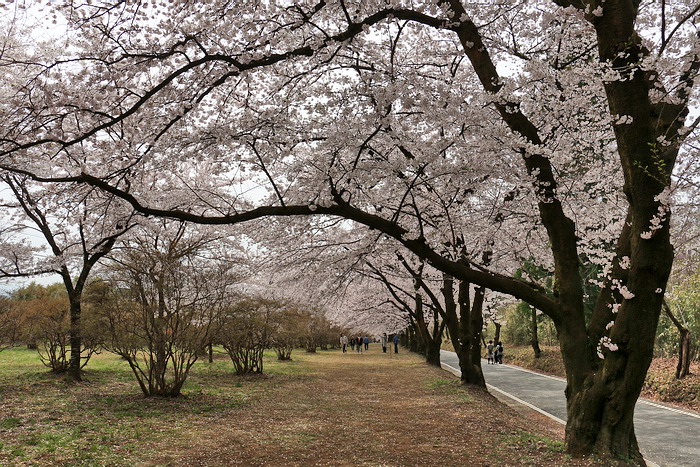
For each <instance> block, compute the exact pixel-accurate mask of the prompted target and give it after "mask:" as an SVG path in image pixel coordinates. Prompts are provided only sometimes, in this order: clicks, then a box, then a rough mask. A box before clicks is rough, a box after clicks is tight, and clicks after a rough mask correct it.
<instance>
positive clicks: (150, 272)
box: [92, 223, 231, 397]
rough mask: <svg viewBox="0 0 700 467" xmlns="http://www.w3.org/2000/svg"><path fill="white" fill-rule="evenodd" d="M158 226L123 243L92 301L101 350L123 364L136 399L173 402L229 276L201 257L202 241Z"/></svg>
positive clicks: (173, 228) (207, 335)
mask: <svg viewBox="0 0 700 467" xmlns="http://www.w3.org/2000/svg"><path fill="white" fill-rule="evenodd" d="M160 227H161V229H162V230H163V231H162V232H158V233H155V232H149V234H150V235H144V236H143V238H136V239H134V240H132V241H129V242H127V245H126V247H125V248H124V249H123V250H122V251H121V252H120V254H119V255H118V256H117V257H115V258H114V259H115V271H114V272H113V274H112V277H111V278H110V280H109V281H108V282H107V283H105V284H104V285H102V286H101V287H95V289H96V290H95V291H94V294H93V302H92V303H93V304H95V305H96V306H99V308H100V309H101V310H102V312H103V313H104V316H105V319H106V321H107V323H108V327H109V331H110V338H109V340H108V342H107V347H108V348H109V350H111V351H112V352H114V353H116V354H118V355H120V356H122V357H123V358H124V359H125V360H126V361H127V362H128V363H129V366H130V367H131V370H132V371H133V373H134V376H135V377H136V380H137V381H138V383H139V386H140V387H141V390H142V391H143V393H144V395H145V396H147V397H150V396H166V397H175V396H178V395H180V392H181V390H182V386H183V384H184V383H185V380H186V379H187V376H188V374H189V371H190V369H191V368H192V365H194V363H195V362H196V361H197V357H198V354H199V353H200V352H201V349H202V348H203V347H204V346H205V345H207V344H208V343H209V342H210V340H211V335H212V333H213V331H214V325H215V323H216V317H217V316H218V314H219V312H220V309H221V306H222V304H223V301H224V299H225V298H226V285H227V284H228V283H229V282H230V281H231V276H230V274H229V273H228V269H227V268H225V267H222V266H221V265H219V264H217V263H215V262H213V261H212V260H207V258H206V255H204V250H205V247H206V246H207V245H208V244H209V243H210V242H211V239H210V238H207V237H206V236H200V235H195V236H189V235H186V231H185V227H184V224H179V225H177V226H172V225H169V224H168V223H163V224H162V225H161V226H160ZM149 237H150V238H149ZM195 255H198V256H197V257H196V261H197V262H196V263H195Z"/></svg>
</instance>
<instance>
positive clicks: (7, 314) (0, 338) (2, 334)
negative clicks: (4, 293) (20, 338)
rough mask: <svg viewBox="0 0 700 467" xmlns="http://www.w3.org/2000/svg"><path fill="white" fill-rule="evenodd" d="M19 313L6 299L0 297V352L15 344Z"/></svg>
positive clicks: (10, 301) (11, 302) (14, 305)
mask: <svg viewBox="0 0 700 467" xmlns="http://www.w3.org/2000/svg"><path fill="white" fill-rule="evenodd" d="M18 330H19V313H18V311H17V306H16V304H15V303H14V302H13V301H12V300H10V299H9V298H8V297H0V352H2V351H3V350H5V349H6V348H9V347H12V346H14V345H15V343H16V342H17V334H18Z"/></svg>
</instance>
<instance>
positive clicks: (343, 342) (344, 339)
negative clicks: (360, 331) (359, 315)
mask: <svg viewBox="0 0 700 467" xmlns="http://www.w3.org/2000/svg"><path fill="white" fill-rule="evenodd" d="M340 345H341V346H342V347H343V353H345V352H347V351H348V336H346V335H345V334H341V335H340Z"/></svg>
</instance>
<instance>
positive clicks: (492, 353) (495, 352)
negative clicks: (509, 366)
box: [486, 341, 503, 365]
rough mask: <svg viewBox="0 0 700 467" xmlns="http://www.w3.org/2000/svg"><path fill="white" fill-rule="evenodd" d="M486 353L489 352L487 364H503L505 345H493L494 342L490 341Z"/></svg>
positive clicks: (500, 343)
mask: <svg viewBox="0 0 700 467" xmlns="http://www.w3.org/2000/svg"><path fill="white" fill-rule="evenodd" d="M486 351H487V352H488V353H487V355H486V364H487V365H488V364H493V365H495V364H496V363H503V343H502V342H500V341H499V342H498V343H496V344H494V343H493V341H489V343H488V344H487V345H486Z"/></svg>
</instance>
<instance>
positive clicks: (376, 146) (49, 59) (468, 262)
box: [0, 0, 700, 463]
mask: <svg viewBox="0 0 700 467" xmlns="http://www.w3.org/2000/svg"><path fill="white" fill-rule="evenodd" d="M698 11H700V5H699V4H697V3H696V2H664V1H661V2H651V1H649V2H642V1H641V0H605V1H602V0H536V1H518V0H514V1H512V2H499V3H495V2H494V3H468V2H460V1H458V0H437V1H425V2H423V1H410V2H409V1H402V0H372V1H359V0H319V1H313V0H308V1H299V2H293V3H290V2H256V1H253V2H225V1H221V2H218V1H217V2H209V3H208V4H207V8H204V9H203V8H199V5H194V4H192V3H190V2H179V1H174V2H171V3H169V4H168V6H167V7H162V6H160V5H158V7H157V8H156V7H155V6H154V5H152V4H151V3H148V2H129V3H123V2H110V1H107V0H105V1H100V2H93V3H91V4H78V3H73V2H64V3H61V4H55V5H52V6H51V8H50V12H49V13H48V14H50V15H54V17H55V19H56V21H57V23H58V24H59V25H60V28H59V29H61V35H60V38H55V37H54V38H52V41H51V44H50V45H45V44H37V43H30V42H31V40H30V38H33V37H35V36H31V35H29V36H23V35H22V31H21V28H20V27H19V26H17V27H13V28H11V31H12V33H11V34H10V35H9V36H7V39H6V41H5V43H6V46H5V47H4V48H3V49H2V57H1V60H0V76H1V79H2V81H3V83H4V84H7V85H6V86H3V90H4V91H3V99H2V104H0V113H1V114H2V118H1V119H0V122H1V123H0V168H2V170H4V171H5V173H7V176H8V177H10V179H14V180H15V182H14V183H15V184H17V183H24V182H25V181H26V180H33V181H36V182H42V183H47V184H49V185H48V186H50V187H51V188H48V190H49V191H50V192H52V193H53V192H60V190H61V189H60V188H57V187H61V186H65V185H63V184H66V183H71V184H78V185H79V186H80V187H82V188H80V189H72V188H71V189H65V191H66V196H76V195H77V194H79V193H83V189H84V190H85V192H87V193H89V195H90V196H94V197H97V198H101V199H105V200H110V201H109V202H113V201H112V200H114V198H112V197H117V198H119V199H121V200H122V201H123V202H124V204H122V203H119V204H118V205H119V206H122V207H120V208H119V210H122V211H123V212H124V213H125V215H123V216H121V217H120V216H116V217H115V216H113V215H112V213H111V212H109V215H106V216H104V217H103V218H104V219H105V220H109V222H113V225H114V228H113V230H112V236H114V235H115V233H120V232H121V231H126V230H128V229H130V228H131V225H132V221H131V219H132V218H131V217H130V216H131V212H132V211H131V209H133V210H134V211H136V212H139V213H141V214H143V215H147V216H159V217H169V218H174V219H179V220H182V221H189V222H195V223H199V224H202V225H210V226H224V225H234V224H242V223H249V224H248V225H249V229H250V231H251V232H254V233H255V235H256V236H258V235H259V236H263V237H264V236H267V237H275V236H277V237H278V238H277V241H280V239H281V238H292V239H295V240H304V241H303V242H302V243H303V245H304V246H301V247H300V248H301V249H302V250H306V251H305V253H307V255H306V256H304V258H305V259H303V261H308V262H310V263H313V262H314V261H316V260H315V259H314V258H313V257H312V256H313V255H310V252H313V251H321V250H322V249H324V248H325V247H324V245H323V243H322V237H323V232H324V231H327V230H328V229H333V230H334V231H335V232H337V235H338V238H340V239H341V240H342V242H345V243H346V247H347V248H349V249H356V248H361V249H364V250H365V251H367V252H368V253H369V252H371V251H373V250H374V249H376V247H375V246H373V245H374V244H375V243H380V246H379V247H378V248H379V250H381V252H382V253H383V254H385V255H386V254H389V255H391V254H392V253H393V254H394V255H395V253H394V252H392V250H399V254H400V255H402V256H403V257H406V258H409V262H407V264H408V265H409V266H410V267H411V271H408V270H406V272H407V273H408V277H410V278H412V279H413V281H414V282H415V286H414V285H408V286H405V285H404V288H406V287H408V288H406V290H407V291H408V292H410V287H414V290H415V287H418V288H422V287H423V286H422V285H421V283H420V282H421V280H420V274H421V272H423V273H425V271H426V269H425V268H428V265H429V267H431V268H434V270H437V271H440V272H439V273H437V274H436V276H437V277H438V278H440V276H442V275H443V274H444V276H442V277H441V278H440V279H439V280H442V281H443V282H442V285H441V288H442V289H446V290H448V289H449V288H450V287H454V288H455V289H457V290H456V291H455V296H456V297H457V299H456V301H455V304H454V306H455V307H456V308H457V310H459V311H458V312H456V313H455V314H456V315H459V316H460V320H459V321H458V322H457V321H453V323H452V324H450V321H449V320H447V319H445V323H446V326H447V327H449V328H450V334H451V336H452V337H453V342H454V341H455V339H454V336H455V335H459V336H460V338H459V339H458V342H459V345H460V346H462V347H464V348H465V350H464V355H465V357H464V358H467V357H466V355H467V354H468V349H470V348H473V345H472V344H471V341H470V336H471V335H472V334H471V331H470V330H473V329H476V327H478V326H477V324H476V323H473V322H472V321H470V319H466V318H467V315H468V313H467V310H468V309H469V310H472V309H473V308H475V307H474V305H475V304H476V303H477V302H479V301H480V298H477V297H478V296H479V294H480V293H483V292H478V291H479V290H481V291H484V290H486V289H489V290H493V291H497V292H499V293H502V294H506V295H510V296H512V297H515V298H517V299H519V300H523V301H526V302H528V303H529V304H530V305H531V306H533V307H535V308H537V309H539V310H541V311H542V312H543V313H544V314H546V315H547V316H549V317H550V318H551V319H552V321H553V322H554V324H555V326H556V329H557V333H558V338H559V342H560V346H561V351H562V356H563V359H564V363H565V366H566V373H567V391H566V394H567V401H568V403H567V406H568V417H567V420H568V423H567V429H566V449H567V451H568V452H570V453H571V454H574V455H581V454H588V453H591V452H597V453H599V454H602V455H611V456H616V457H623V458H632V459H635V460H636V461H638V462H639V463H642V462H643V460H642V458H641V455H640V454H639V449H638V446H637V442H636V438H635V436H634V429H633V411H634V404H635V401H636V399H637V397H638V395H639V391H640V389H641V385H642V382H643V380H644V376H645V373H646V371H647V368H648V365H649V363H650V360H651V357H652V354H653V347H654V338H655V334H656V328H657V324H658V321H659V315H660V312H661V308H662V301H663V296H664V293H665V291H666V288H667V281H668V277H669V274H670V273H671V268H672V264H673V258H674V252H673V248H672V245H671V210H672V208H673V207H674V206H677V207H679V210H678V212H683V208H684V205H686V204H689V203H688V200H692V199H693V197H692V192H693V190H695V189H696V188H697V180H698V178H697V168H698V167H697V166H698V163H697V162H698V158H697V157H696V154H695V152H696V151H697V147H698V146H697V138H698V129H697V125H698V122H699V121H700V119H698V117H697V116H696V115H695V114H694V113H693V112H691V109H693V108H695V107H696V104H697V97H698V96H697V84H696V81H697V73H698V69H700V51H699V47H700V46H699V44H700V41H699V40H698V29H697V26H696V21H697V16H698ZM17 14H18V15H19V13H17ZM54 34H55V31H54ZM8 180H9V179H8ZM10 183H13V182H10ZM70 187H75V185H70ZM15 194H16V193H15ZM28 194H29V195H33V192H32V191H31V190H30V191H29V193H28ZM114 202H115V203H116V201H114ZM127 205H128V206H129V207H130V209H129V210H126V209H125V208H124V207H123V206H127ZM28 208H29V212H33V211H32V208H33V205H32V204H31V203H29V204H28ZM119 210H118V211H119ZM24 211H25V213H27V209H24ZM59 212H60V210H59ZM93 212H94V213H99V211H96V210H91V212H89V213H87V215H88V217H89V216H92V215H93ZM27 215H29V214H27ZM71 216H72V218H73V219H75V213H71ZM271 216H276V217H278V218H279V217H281V218H284V219H283V220H279V219H278V220H273V219H270V217H271ZM99 217H100V216H97V218H99ZM117 219H121V220H120V221H119V222H118V221H117ZM351 224H353V225H354V226H353V225H351ZM71 225H76V224H75V223H71ZM358 225H359V226H360V227H358ZM683 232H687V230H686V231H683ZM300 236H303V238H301V239H300ZM106 238H108V240H105V241H103V242H102V243H98V244H97V247H92V246H87V245H88V242H87V241H85V242H82V243H81V242H78V243H77V244H76V245H78V246H80V245H81V244H83V245H86V250H85V251H86V252H87V253H86V254H87V256H85V255H83V257H87V258H88V259H89V258H91V257H93V256H94V255H97V256H100V255H101V254H102V253H101V251H103V250H102V249H100V248H101V247H105V246H108V243H109V242H111V240H109V238H111V237H109V236H108V237H106ZM319 242H321V243H319ZM384 250H388V251H384ZM408 252H410V254H409V253H408ZM411 255H413V256H411ZM55 257H57V258H64V257H65V256H63V255H62V254H61V253H60V251H57V254H56V255H55ZM533 258H534V260H535V261H536V262H537V264H538V266H539V267H542V268H544V269H546V270H549V271H551V273H552V274H553V277H554V281H553V287H552V289H551V291H549V290H547V289H546V288H545V287H543V285H542V284H539V283H538V282H537V281H536V280H535V278H529V277H516V274H515V273H516V271H517V270H518V268H520V267H521V266H522V263H523V261H525V260H527V261H532V259H533ZM98 259H99V258H98ZM9 260H11V261H10V264H13V262H15V263H16V262H17V261H19V260H15V259H14V258H9ZM300 261H302V260H300ZM350 261H353V260H350ZM398 261H399V263H400V260H398ZM58 262H59V263H61V262H62V260H58ZM588 263H592V264H596V265H598V266H599V267H600V270H601V274H600V276H599V277H596V278H594V280H595V281H596V283H597V286H598V287H599V288H600V290H601V292H600V293H599V294H598V296H597V301H596V304H595V306H594V307H593V310H592V312H591V313H590V314H587V313H586V310H585V304H586V303H587V302H588V300H589V298H588V297H587V296H586V293H585V290H584V287H583V285H584V278H583V275H582V269H583V268H582V265H583V264H588ZM368 264H372V265H374V266H375V267H378V266H379V265H378V262H377V260H373V259H372V258H370V259H369V262H368ZM423 264H425V265H426V266H423ZM399 266H402V265H401V264H399ZM52 267H54V268H56V267H57V266H55V265H54V266H52ZM367 267H369V266H367ZM402 267H405V266H402ZM58 268H59V269H60V266H58ZM363 268H364V267H363ZM369 269H370V270H371V268H369ZM69 270H70V269H69ZM343 270H349V269H348V268H344V269H343ZM378 270H379V271H382V270H381V269H378ZM367 273H368V274H373V273H372V272H367ZM414 273H416V274H417V275H418V277H416V274H414ZM382 274H384V275H385V276H386V272H382ZM432 274H433V273H432V272H430V273H429V275H432ZM375 275H376V274H375ZM80 277H82V276H80ZM377 277H379V276H377ZM386 277H388V276H386ZM71 280H72V279H71ZM380 280H381V279H380ZM66 281H67V279H64V282H66ZM450 281H456V282H450ZM330 283H333V281H330ZM455 284H456V285H455ZM385 285H386V284H385ZM427 285H428V284H427V283H426V286H427ZM66 286H67V287H68V288H70V285H69V284H66ZM80 286H81V282H80V281H79V280H78V281H77V282H76V283H75V284H73V285H72V287H73V288H74V289H77V290H79V289H80ZM392 287H393V286H392ZM460 288H461V290H462V293H460V290H459V289H460ZM304 290H308V289H304ZM348 290H349V289H348ZM423 290H424V291H425V289H423ZM425 293H426V295H427V291H425ZM433 293H435V290H433ZM468 293H469V294H470V295H471V296H472V297H473V298H471V299H470V300H467V299H466V297H467V294H468ZM353 295H357V294H356V293H355V294H353ZM443 295H444V296H445V297H447V298H449V297H450V294H449V293H444V292H443ZM413 296H414V297H415V296H416V295H415V294H413ZM354 299H355V301H361V299H360V298H359V297H354ZM395 301H396V302H397V303H398V300H395ZM448 301H449V300H448ZM466 305H468V306H466ZM433 306H435V307H437V305H435V304H434V303H433ZM443 306H444V308H448V305H447V303H445V302H443ZM450 306H453V305H450ZM443 311H444V315H445V317H447V316H448V315H449V313H448V312H447V310H446V309H445V310H443ZM438 313H439V311H438ZM75 314H76V316H77V313H75ZM467 323H470V324H468V325H467ZM74 344H77V343H74ZM458 353H459V351H458ZM76 354H79V352H76ZM463 370H465V368H463Z"/></svg>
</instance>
